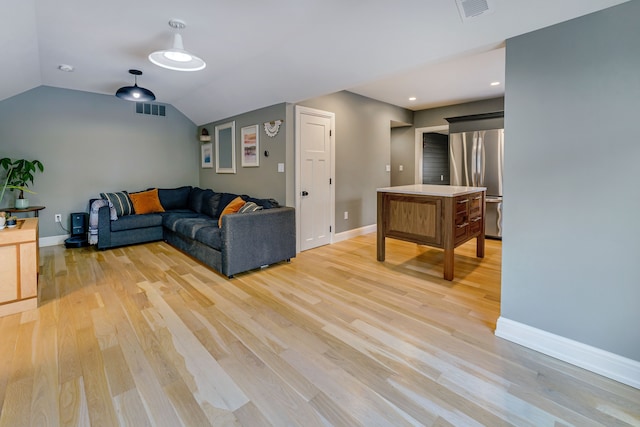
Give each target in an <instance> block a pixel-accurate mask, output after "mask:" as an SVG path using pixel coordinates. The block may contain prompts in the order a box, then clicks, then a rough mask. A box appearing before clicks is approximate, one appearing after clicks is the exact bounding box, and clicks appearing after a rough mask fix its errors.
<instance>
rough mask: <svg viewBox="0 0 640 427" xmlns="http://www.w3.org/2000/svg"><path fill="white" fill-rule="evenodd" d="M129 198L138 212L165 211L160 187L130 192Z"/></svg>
mask: <svg viewBox="0 0 640 427" xmlns="http://www.w3.org/2000/svg"><path fill="white" fill-rule="evenodd" d="M129 198H130V199H131V203H132V204H133V210H134V211H135V213H136V214H148V213H154V212H164V208H163V207H162V204H161V203H160V198H159V197H158V189H157V188H154V189H153V190H148V191H141V192H139V193H129Z"/></svg>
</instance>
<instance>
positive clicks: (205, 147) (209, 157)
mask: <svg viewBox="0 0 640 427" xmlns="http://www.w3.org/2000/svg"><path fill="white" fill-rule="evenodd" d="M200 151H201V153H202V167H203V168H212V167H213V144H212V143H211V142H210V143H208V144H202V146H201V147H200Z"/></svg>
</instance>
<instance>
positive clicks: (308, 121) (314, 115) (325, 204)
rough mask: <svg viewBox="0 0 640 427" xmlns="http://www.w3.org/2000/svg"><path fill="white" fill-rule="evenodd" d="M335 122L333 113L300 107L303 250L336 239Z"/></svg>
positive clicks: (299, 195)
mask: <svg viewBox="0 0 640 427" xmlns="http://www.w3.org/2000/svg"><path fill="white" fill-rule="evenodd" d="M333 123H334V115H333V113H328V112H325V111H319V110H313V109H310V108H306V107H296V130H297V132H296V136H297V141H296V145H297V148H298V150H297V152H298V159H297V163H298V167H297V170H298V171H299V173H298V174H297V175H298V179H297V180H296V181H297V185H296V189H297V195H296V200H297V207H298V209H297V210H298V221H297V223H298V236H299V237H298V238H299V247H300V250H301V251H304V250H307V249H312V248H315V247H318V246H322V245H326V244H329V243H331V240H332V238H331V236H332V230H333V210H334V209H333V204H334V196H333V170H334V166H333Z"/></svg>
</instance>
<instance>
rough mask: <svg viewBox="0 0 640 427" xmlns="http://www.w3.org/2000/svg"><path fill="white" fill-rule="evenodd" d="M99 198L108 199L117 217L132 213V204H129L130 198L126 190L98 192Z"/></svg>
mask: <svg viewBox="0 0 640 427" xmlns="http://www.w3.org/2000/svg"><path fill="white" fill-rule="evenodd" d="M100 198H102V199H105V200H108V201H110V202H111V204H113V207H114V208H115V210H116V215H118V216H119V217H121V216H125V215H131V214H132V213H133V204H131V199H129V194H128V193H127V192H126V191H118V192H116V193H100Z"/></svg>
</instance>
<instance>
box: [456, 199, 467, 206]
mask: <svg viewBox="0 0 640 427" xmlns="http://www.w3.org/2000/svg"><path fill="white" fill-rule="evenodd" d="M468 201H469V199H464V200H458V204H459V205H461V204H463V203H467V202H468Z"/></svg>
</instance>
